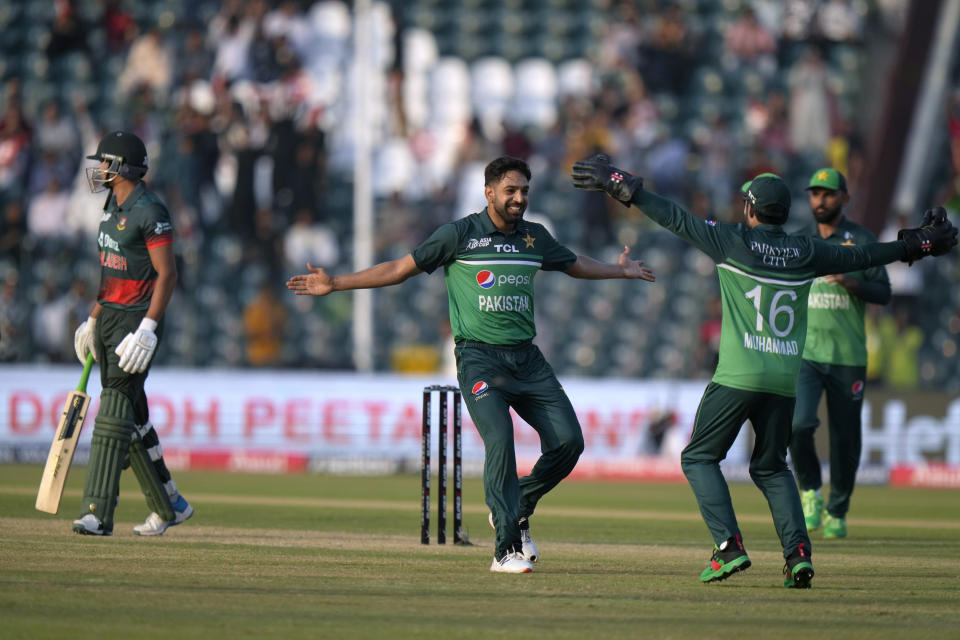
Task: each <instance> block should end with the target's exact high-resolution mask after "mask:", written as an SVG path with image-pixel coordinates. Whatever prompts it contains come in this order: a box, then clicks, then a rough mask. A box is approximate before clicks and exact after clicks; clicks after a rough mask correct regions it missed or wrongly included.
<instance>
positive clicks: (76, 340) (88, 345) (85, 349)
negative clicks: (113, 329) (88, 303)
mask: <svg viewBox="0 0 960 640" xmlns="http://www.w3.org/2000/svg"><path fill="white" fill-rule="evenodd" d="M96 326H97V319H96V318H94V317H93V316H91V317H89V318H87V319H86V320H84V321H83V322H81V323H80V326H79V327H77V330H76V331H74V333H73V349H74V351H76V352H77V359H78V360H79V361H80V362H83V363H86V362H87V353H92V354H93V359H94V360H96V359H97V352H96V350H95V349H94V348H93V330H94V328H95V327H96Z"/></svg>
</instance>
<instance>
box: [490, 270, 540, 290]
mask: <svg viewBox="0 0 960 640" xmlns="http://www.w3.org/2000/svg"><path fill="white" fill-rule="evenodd" d="M477 284H478V285H480V288H481V289H489V288H490V287H492V286H493V285H497V286H498V287H500V286H503V285H505V284H510V285H514V286H520V285H527V284H530V276H528V275H523V274H520V275H514V274H512V273H511V274H510V275H506V276H505V275H499V276H497V275H494V273H493V272H492V271H487V270H486V269H484V270H483V271H480V272H479V273H477Z"/></svg>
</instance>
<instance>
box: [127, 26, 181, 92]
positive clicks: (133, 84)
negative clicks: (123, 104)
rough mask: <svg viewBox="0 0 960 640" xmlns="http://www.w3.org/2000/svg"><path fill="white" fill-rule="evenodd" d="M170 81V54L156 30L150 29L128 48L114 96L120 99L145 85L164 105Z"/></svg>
mask: <svg viewBox="0 0 960 640" xmlns="http://www.w3.org/2000/svg"><path fill="white" fill-rule="evenodd" d="M172 82H173V56H172V55H171V53H170V50H169V48H168V47H167V45H166V44H165V43H164V42H163V38H162V37H161V34H160V29H158V28H153V29H150V30H149V31H147V32H146V33H145V34H143V35H142V36H140V37H139V38H137V39H136V40H134V42H133V45H131V47H130V53H128V54H127V61H126V63H125V64H124V66H123V70H122V71H121V72H120V77H119V78H117V97H118V99H120V100H123V99H124V98H125V97H126V96H128V95H130V94H131V93H133V92H134V90H136V89H138V88H140V87H147V88H149V89H150V90H151V91H152V92H153V96H154V98H155V99H156V100H157V101H158V102H159V103H160V104H165V103H166V98H167V94H168V92H169V89H170V85H171V83H172Z"/></svg>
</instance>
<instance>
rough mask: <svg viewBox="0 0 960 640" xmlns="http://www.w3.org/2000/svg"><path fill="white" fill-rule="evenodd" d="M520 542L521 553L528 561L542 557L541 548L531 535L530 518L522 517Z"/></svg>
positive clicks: (534, 560)
mask: <svg viewBox="0 0 960 640" xmlns="http://www.w3.org/2000/svg"><path fill="white" fill-rule="evenodd" d="M520 544H521V548H520V555H522V556H523V557H524V558H526V560H527V561H528V562H531V563H533V562H536V561H537V560H539V559H540V550H539V549H537V543H536V542H534V541H533V538H532V537H531V536H530V520H528V519H527V518H526V517H523V518H520Z"/></svg>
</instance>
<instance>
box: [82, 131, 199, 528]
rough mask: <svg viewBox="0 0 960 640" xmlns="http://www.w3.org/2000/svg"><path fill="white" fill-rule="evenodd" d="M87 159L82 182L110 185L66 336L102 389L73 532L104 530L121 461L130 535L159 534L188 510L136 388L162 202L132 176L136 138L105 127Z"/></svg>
mask: <svg viewBox="0 0 960 640" xmlns="http://www.w3.org/2000/svg"><path fill="white" fill-rule="evenodd" d="M87 158H88V159H90V160H96V161H98V162H99V165H98V166H95V167H89V168H88V169H87V181H88V182H89V184H90V189H91V190H92V191H93V192H94V193H97V192H100V191H104V190H109V192H110V193H109V195H108V196H107V200H106V202H105V203H104V206H103V212H102V214H101V217H100V231H99V235H98V240H97V242H98V244H99V246H100V266H101V276H100V290H99V292H98V294H97V302H96V303H95V304H94V305H93V310H92V311H91V312H90V317H89V318H88V319H87V320H85V321H84V322H83V323H81V324H80V326H79V327H78V328H77V331H76V333H75V334H74V346H75V348H76V352H77V358H79V359H80V362H84V361H85V360H86V358H87V353H89V352H92V353H93V354H94V358H95V359H96V361H97V363H98V364H99V365H100V383H101V386H102V387H103V390H102V391H101V393H100V409H99V411H98V412H97V417H96V419H95V420H94V423H93V438H92V440H91V443H90V462H89V464H88V466H87V476H86V481H85V483H84V488H83V502H82V503H81V504H82V506H81V509H80V515H79V516H78V518H77V519H76V520H74V521H73V530H74V531H76V532H77V533H82V534H87V535H111V534H112V533H113V512H114V510H115V509H116V506H117V495H118V493H119V489H120V472H121V471H122V470H123V469H125V468H127V467H128V466H130V467H133V472H134V474H135V475H136V476H137V481H138V482H139V483H140V488H141V489H142V490H143V493H144V495H145V496H146V498H147V506H148V507H149V508H150V509H151V511H152V513H151V514H150V515H149V516H148V517H147V520H146V522H144V523H143V524H140V525H137V526H136V527H134V533H136V534H137V535H160V534H162V533H163V532H164V531H166V529H167V528H168V527H170V526H171V525H175V524H179V523H181V522H183V521H184V520H186V519H187V518H189V517H190V516H191V515H193V507H191V506H190V505H189V504H188V503H187V501H186V500H184V498H183V497H182V496H181V495H180V493H179V492H178V491H177V487H176V485H175V484H174V482H173V479H172V478H171V477H170V472H169V470H168V469H167V466H166V464H165V463H164V461H163V453H162V451H161V449H160V440H159V439H158V437H157V432H156V430H155V429H154V428H153V425H151V424H150V421H149V417H150V412H149V409H148V407H147V396H146V393H144V389H143V385H144V382H145V381H146V379H147V373H148V372H149V370H150V363H151V361H152V359H153V355H154V353H155V351H156V349H157V344H158V342H159V340H160V337H161V336H162V335H163V312H164V311H165V310H166V308H167V304H168V303H169V302H170V296H171V295H172V294H173V288H174V286H175V284H176V282H177V268H176V265H175V263H174V257H173V225H172V224H171V222H170V214H169V212H168V211H167V208H166V207H165V206H164V205H163V203H162V202H161V201H160V199H159V198H158V197H157V196H156V195H154V194H153V193H152V192H151V191H149V190H148V189H147V188H146V186H145V184H144V183H143V182H142V181H141V179H142V178H143V176H144V175H145V174H146V173H147V151H146V147H145V146H144V144H143V141H141V140H140V139H139V138H138V137H137V136H135V135H133V134H132V133H128V132H125V131H114V132H112V133H108V134H107V135H106V136H104V138H103V139H102V140H101V141H100V144H99V145H98V146H97V152H96V153H95V154H94V155H92V156H87Z"/></svg>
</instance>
